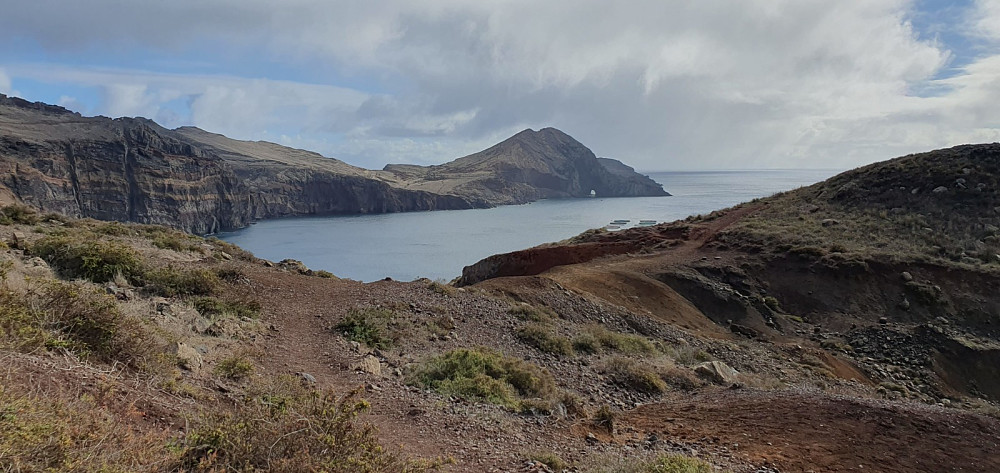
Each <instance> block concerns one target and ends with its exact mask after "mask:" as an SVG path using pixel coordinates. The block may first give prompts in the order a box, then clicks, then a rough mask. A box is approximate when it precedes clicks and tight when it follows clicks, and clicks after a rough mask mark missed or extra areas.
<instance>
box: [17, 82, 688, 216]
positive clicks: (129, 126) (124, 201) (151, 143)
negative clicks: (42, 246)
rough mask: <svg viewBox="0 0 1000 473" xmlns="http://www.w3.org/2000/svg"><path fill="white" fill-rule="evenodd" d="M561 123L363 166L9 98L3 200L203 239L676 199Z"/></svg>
mask: <svg viewBox="0 0 1000 473" xmlns="http://www.w3.org/2000/svg"><path fill="white" fill-rule="evenodd" d="M611 161H613V160H608V161H600V160H598V158H597V157H596V156H594V154H593V153H592V152H591V151H590V150H589V149H587V148H586V147H585V146H583V145H582V144H580V143H579V142H578V141H576V140H574V139H573V138H571V137H569V136H568V135H566V134H565V133H562V132H560V131H558V130H555V129H552V128H546V129H543V130H540V131H538V132H535V131H531V130H525V131H524V132H521V133H519V134H517V135H515V136H514V137H512V138H510V139H508V140H506V141H504V142H502V143H500V144H498V145H496V146H494V147H492V148H490V149H488V150H486V151H483V152H480V153H476V154H473V155H470V156H467V157H465V158H460V159H458V160H455V161H453V162H451V163H447V164H443V165H440V166H429V167H421V166H405V165H390V166H387V167H386V169H385V170H382V171H372V170H367V169H362V168H358V167H355V166H351V165H349V164H347V163H344V162H342V161H338V160H336V159H332V158H326V157H324V156H321V155H319V154H316V153H312V152H309V151H303V150H298V149H292V148H287V147H284V146H280V145H277V144H274V143H266V142H248V141H238V140H233V139H230V138H227V137H225V136H222V135H218V134H213V133H209V132H206V131H203V130H200V129H197V128H192V127H182V128H178V129H176V130H168V129H166V128H163V127H161V126H159V125H157V124H156V123H154V122H153V121H151V120H147V119H143V118H118V119H110V118H107V117H83V116H81V115H80V114H78V113H74V112H71V111H69V110H66V109H65V108H62V107H58V106H53V105H46V104H43V103H37V102H36V103H31V102H27V101H25V100H22V99H19V98H14V97H7V96H5V95H2V94H0V202H4V201H5V202H23V203H25V204H28V205H32V206H34V207H38V208H40V209H42V210H45V211H54V212H59V213H62V214H65V215H68V216H72V217H91V218H96V219H100V220H117V221H129V222H137V223H153V224H162V225H168V226H172V227H175V228H180V229H183V230H186V231H189V232H193V233H200V234H205V233H214V232H218V231H225V230H233V229H237V228H241V227H244V226H246V225H248V224H250V223H251V222H253V221H254V220H258V219H267V218H275V217H284V216H292V215H322V214H351V213H386V212H408V211H419V210H450V209H468V208H477V207H478V208H483V207H492V206H496V205H504V204H520V203H527V202H531V201H534V200H538V199H543V198H559V197H583V196H589V195H590V193H591V191H594V192H595V193H596V195H598V196H615V197H619V196H654V195H668V194H667V193H666V192H664V191H663V189H662V188H661V187H660V185H659V184H656V183H655V182H653V181H652V180H650V179H649V178H647V177H645V176H641V175H639V174H637V173H635V172H634V171H632V170H631V168H628V167H627V166H625V165H622V164H621V163H618V162H617V161H613V162H614V163H617V164H612V165H609V164H608V162H611Z"/></svg>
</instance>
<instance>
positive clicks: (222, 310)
mask: <svg viewBox="0 0 1000 473" xmlns="http://www.w3.org/2000/svg"><path fill="white" fill-rule="evenodd" d="M191 305H192V306H194V308H195V310H197V311H198V313H199V314H201V315H202V316H204V317H206V318H209V319H213V320H214V319H217V318H219V317H222V316H233V317H240V318H242V317H247V318H251V319H256V318H258V317H260V303H259V302H257V301H254V300H250V299H239V300H230V299H220V298H218V297H212V296H204V297H196V298H194V299H191Z"/></svg>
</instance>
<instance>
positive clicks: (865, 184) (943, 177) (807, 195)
mask: <svg viewBox="0 0 1000 473" xmlns="http://www.w3.org/2000/svg"><path fill="white" fill-rule="evenodd" d="M975 154H976V153H975V152H972V151H970V150H969V149H968V148H965V149H963V148H962V147H958V148H953V149H946V150H939V151H934V152H930V153H922V154H918V155H911V156H906V157H902V158H897V159H894V160H890V161H886V162H881V163H876V164H872V165H869V166H865V167H862V168H859V169H856V170H853V171H849V172H847V173H843V174H841V175H839V176H836V177H834V178H831V179H829V180H828V181H824V182H821V183H819V184H815V185H812V186H809V187H805V188H802V189H798V190H795V191H791V192H786V193H783V194H779V195H777V196H775V197H772V198H768V199H766V200H767V205H766V206H764V207H762V208H760V209H759V210H757V211H756V212H754V213H753V214H752V215H749V216H747V217H746V218H744V219H742V220H740V221H738V222H736V223H735V224H734V225H732V226H731V227H729V229H727V230H726V231H725V232H724V233H722V234H721V235H720V237H719V241H720V242H722V243H724V244H726V245H728V246H731V247H736V248H743V249H748V250H752V251H766V252H773V253H783V252H790V253H791V252H797V253H798V254H799V256H801V257H807V258H812V259H820V260H829V263H830V264H831V265H838V266H839V265H847V266H852V267H856V268H859V269H862V270H863V269H864V266H863V265H861V264H859V262H865V261H883V260H885V261H906V262H927V263H934V264H941V265H944V266H950V267H954V266H960V267H963V268H976V269H979V270H983V269H988V270H996V269H997V268H998V267H1000V259H998V258H997V257H996V255H997V254H1000V235H998V234H997V231H996V226H995V225H996V211H995V210H994V209H995V208H996V207H998V206H1000V197H998V194H997V193H996V192H995V189H997V188H998V187H1000V166H998V165H997V163H996V162H995V160H990V159H979V157H978V156H976V155H975ZM966 169H968V174H966V171H965V170H966ZM960 179H961V180H964V181H965V184H963V185H962V186H960V185H958V182H959V180H960ZM977 185H983V186H985V187H984V188H983V189H977V188H976V187H977ZM937 187H943V188H944V192H940V193H935V192H932V189H935V188H937ZM831 219H832V220H836V221H837V222H838V223H836V224H834V225H829V222H830V220H831ZM824 222H827V225H824Z"/></svg>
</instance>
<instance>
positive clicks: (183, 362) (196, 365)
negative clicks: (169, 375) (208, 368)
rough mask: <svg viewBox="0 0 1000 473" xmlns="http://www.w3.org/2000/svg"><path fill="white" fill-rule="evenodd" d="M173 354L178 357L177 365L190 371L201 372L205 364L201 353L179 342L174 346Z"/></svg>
mask: <svg viewBox="0 0 1000 473" xmlns="http://www.w3.org/2000/svg"><path fill="white" fill-rule="evenodd" d="M172 351H173V354H174V355H176V356H177V364H178V365H179V366H180V367H181V368H184V369H186V370H189V371H200V370H201V366H202V363H203V360H202V357H201V353H198V350H196V349H194V347H192V346H191V345H188V344H186V343H182V342H177V343H174V346H173V350H172Z"/></svg>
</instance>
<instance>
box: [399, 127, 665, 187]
mask: <svg viewBox="0 0 1000 473" xmlns="http://www.w3.org/2000/svg"><path fill="white" fill-rule="evenodd" d="M626 169H627V170H626ZM385 170H386V171H389V172H390V173H393V174H394V175H397V176H399V177H400V179H401V180H402V181H403V182H404V183H405V184H403V185H404V186H405V187H406V188H409V189H420V190H426V191H431V192H445V193H456V194H460V195H468V196H473V197H474V198H476V199H484V200H488V201H491V202H503V203H523V202H525V201H530V200H537V199H546V198H560V197H590V196H591V192H593V193H594V195H596V196H597V197H625V196H666V195H670V194H668V193H667V192H664V191H663V188H662V187H661V186H660V185H659V184H657V183H656V182H654V181H653V180H652V179H650V178H648V177H646V176H643V175H641V174H638V173H636V172H635V170H633V169H632V168H629V167H627V166H625V165H623V164H621V163H620V162H618V161H615V160H612V159H606V158H598V157H597V156H595V155H594V153H593V152H592V151H590V150H589V149H587V147H586V146H584V145H583V144H581V143H580V142H579V141H576V140H575V139H573V138H572V137H571V136H569V135H567V134H565V133H563V132H561V131H559V130H556V129H554V128H543V129H541V130H538V131H534V130H524V131H522V132H520V133H518V134H516V135H514V136H512V137H510V138H508V139H507V140H504V141H503V142H501V143H498V144H497V145H495V146H493V147H491V148H489V149H486V150H484V151H480V152H478V153H475V154H471V155H469V156H465V157H463V158H459V159H456V160H454V161H452V162H449V163H446V164H442V165H438V166H427V167H419V166H398V165H389V166H386V168H385Z"/></svg>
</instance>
